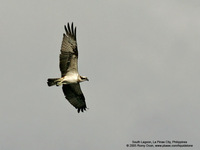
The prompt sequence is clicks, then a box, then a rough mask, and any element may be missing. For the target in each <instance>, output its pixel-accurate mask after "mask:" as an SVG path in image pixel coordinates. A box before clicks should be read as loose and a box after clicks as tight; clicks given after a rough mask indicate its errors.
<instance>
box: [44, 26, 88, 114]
mask: <svg viewBox="0 0 200 150" xmlns="http://www.w3.org/2000/svg"><path fill="white" fill-rule="evenodd" d="M65 31H66V34H63V41H62V45H61V54H60V65H59V66H60V71H61V78H49V79H48V80H47V84H48V86H53V85H56V86H60V85H62V86H63V87H62V89H63V93H64V95H65V97H66V99H67V100H68V101H69V102H70V103H71V104H72V105H73V106H74V107H75V108H76V109H78V112H80V111H82V112H83V111H84V110H86V108H87V107H86V103H85V97H84V95H83V93H82V91H81V88H80V84H79V83H80V82H83V81H88V79H87V77H85V76H80V75H79V73H78V48H77V41H76V28H74V27H73V23H72V24H71V28H70V25H69V23H68V26H67V27H66V26H65Z"/></svg>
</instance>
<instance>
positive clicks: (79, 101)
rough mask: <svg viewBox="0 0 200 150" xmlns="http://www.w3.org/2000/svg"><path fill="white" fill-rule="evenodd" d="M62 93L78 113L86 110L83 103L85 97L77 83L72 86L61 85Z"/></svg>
mask: <svg viewBox="0 0 200 150" xmlns="http://www.w3.org/2000/svg"><path fill="white" fill-rule="evenodd" d="M62 89H63V93H64V94H65V98H66V99H67V100H68V101H69V102H70V103H71V104H72V105H73V106H74V107H75V108H76V109H78V113H79V112H80V111H82V112H83V111H84V110H86V108H87V106H86V103H85V97H84V95H83V93H82V91H81V87H80V84H79V83H74V84H63V87H62Z"/></svg>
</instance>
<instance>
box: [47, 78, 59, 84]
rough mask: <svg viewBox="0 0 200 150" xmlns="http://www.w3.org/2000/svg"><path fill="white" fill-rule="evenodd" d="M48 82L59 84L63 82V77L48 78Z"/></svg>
mask: <svg viewBox="0 0 200 150" xmlns="http://www.w3.org/2000/svg"><path fill="white" fill-rule="evenodd" d="M47 84H48V86H53V85H56V86H59V85H61V84H62V79H61V78H49V79H48V80H47Z"/></svg>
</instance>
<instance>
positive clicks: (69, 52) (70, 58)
mask: <svg viewBox="0 0 200 150" xmlns="http://www.w3.org/2000/svg"><path fill="white" fill-rule="evenodd" d="M65 31H66V34H63V40H62V45H61V50H60V51H61V54H60V71H61V77H63V76H65V75H66V74H67V72H74V73H78V48H77V42H76V27H75V28H74V27H73V23H72V24H71V27H70V25H69V23H68V24H67V27H66V26H65Z"/></svg>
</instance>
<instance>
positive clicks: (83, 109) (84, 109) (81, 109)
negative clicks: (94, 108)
mask: <svg viewBox="0 0 200 150" xmlns="http://www.w3.org/2000/svg"><path fill="white" fill-rule="evenodd" d="M86 109H88V108H87V107H83V108H77V112H78V113H80V111H81V112H84V111H86Z"/></svg>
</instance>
